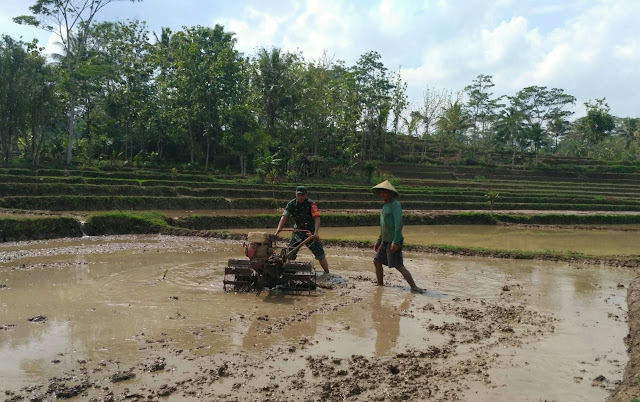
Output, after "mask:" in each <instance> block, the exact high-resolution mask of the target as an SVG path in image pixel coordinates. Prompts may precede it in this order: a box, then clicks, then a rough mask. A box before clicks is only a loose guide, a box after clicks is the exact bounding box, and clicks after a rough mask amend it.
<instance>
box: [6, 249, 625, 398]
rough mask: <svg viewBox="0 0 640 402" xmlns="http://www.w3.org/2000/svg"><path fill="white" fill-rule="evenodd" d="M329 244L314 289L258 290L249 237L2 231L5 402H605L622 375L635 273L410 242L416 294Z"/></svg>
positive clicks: (359, 254)
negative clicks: (232, 269)
mask: <svg viewBox="0 0 640 402" xmlns="http://www.w3.org/2000/svg"><path fill="white" fill-rule="evenodd" d="M326 249H327V253H328V259H329V262H330V264H331V270H332V273H331V274H330V275H321V276H319V277H318V283H319V290H318V291H317V292H312V293H301V294H282V293H279V292H262V293H261V294H260V295H259V296H257V295H256V294H234V293H225V292H223V291H222V284H221V282H222V276H223V272H224V266H225V261H226V260H227V259H228V258H238V257H241V253H242V248H241V243H239V242H238V241H233V240H220V239H201V238H189V237H172V236H113V237H107V238H86V239H82V240H78V239H62V240H59V241H56V242H24V243H14V244H4V245H2V246H1V247H0V256H1V257H0V274H1V275H0V278H1V279H0V284H1V285H3V287H2V288H0V355H3V356H5V357H6V359H3V361H1V362H0V378H3V379H4V380H3V384H2V385H1V386H0V392H2V393H1V394H0V400H7V401H18V400H41V401H48V400H54V399H56V398H58V399H72V400H95V401H116V400H118V401H121V400H140V401H142V400H168V401H182V400H228V401H236V400H265V401H266V400H271V401H277V400H283V401H285V400H287V401H288V400H303V399H306V400H313V401H315V400H318V401H320V400H344V399H348V400H362V401H365V400H367V401H369V400H380V401H382V400H441V401H445V400H446V401H449V400H505V401H506V400H531V401H537V400H545V399H547V400H602V399H605V398H606V397H607V396H608V395H609V394H610V393H611V392H613V390H614V388H615V387H616V386H617V385H618V384H619V382H620V380H621V379H622V372H623V369H624V366H625V364H626V354H625V345H624V344H623V338H624V336H625V335H626V334H627V325H626V304H625V302H624V301H625V296H626V291H627V287H628V285H629V283H630V282H631V279H632V277H633V273H631V272H629V271H628V270H623V269H618V268H610V267H593V266H585V265H570V264H554V263H547V262H541V261H537V262H531V261H529V262H523V261H496V260H483V259H481V258H468V259H465V258H463V257H447V256H433V255H428V254H424V253H409V252H408V253H407V254H406V255H405V263H406V266H407V268H408V269H410V270H411V271H412V273H413V275H414V278H416V281H417V282H418V284H419V285H420V286H424V287H426V288H427V291H426V293H424V294H414V293H411V292H410V291H409V290H408V288H407V286H406V284H405V283H404V281H403V280H402V278H401V276H400V275H399V274H397V273H396V272H389V271H385V279H386V286H384V287H378V286H376V285H375V275H374V273H373V270H372V264H371V255H370V251H369V250H360V249H350V248H343V247H335V246H332V247H327V248H326ZM239 254H240V255H239ZM309 257H310V256H308V255H307V256H301V257H300V258H301V259H304V258H308V259H310V258H309ZM316 265H317V264H316ZM629 303H630V306H632V304H631V302H629ZM595 339H597V340H598V341H597V342H596V343H594V340H595ZM547 376H548V377H549V378H547ZM540 384H545V387H541V386H540ZM3 398H4V399H3ZM620 400H622V399H620Z"/></svg>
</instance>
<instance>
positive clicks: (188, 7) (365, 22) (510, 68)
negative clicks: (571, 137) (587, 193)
mask: <svg viewBox="0 0 640 402" xmlns="http://www.w3.org/2000/svg"><path fill="white" fill-rule="evenodd" d="M33 3H35V0H2V1H1V2H0V33H2V34H8V35H10V36H13V37H14V38H19V37H22V39H23V40H31V39H33V38H34V37H37V38H38V39H39V40H40V42H41V43H51V40H50V38H49V35H48V33H46V32H43V31H40V30H37V29H35V28H30V27H23V26H19V25H16V24H14V23H13V22H12V20H11V18H12V17H15V16H18V15H23V14H28V13H29V11H28V6H29V5H31V4H33ZM638 16H640V0H556V1H552V0H493V1H490V0H422V1H418V0H415V1H414V0H306V1H303V0H300V1H295V0H235V1H234V0H224V1H221V0H211V1H208V0H144V1H143V2H142V3H130V2H116V3H112V4H109V5H107V6H106V7H105V8H104V9H103V10H102V12H101V13H100V14H99V15H98V19H100V20H110V21H116V20H121V21H124V20H126V19H140V20H144V21H147V24H148V27H149V29H150V30H151V31H155V32H160V28H161V27H165V26H168V27H170V28H172V30H173V31H176V30H179V29H181V27H183V26H194V25H202V26H213V25H214V24H216V23H219V24H221V25H224V26H225V29H226V30H228V31H232V32H235V33H236V37H237V39H238V48H239V50H240V51H243V52H244V53H245V54H254V53H255V49H256V48H259V47H261V46H265V47H268V48H269V47H272V46H278V47H282V48H283V49H285V50H289V51H295V50H300V51H301V52H302V54H303V55H304V57H305V58H306V59H307V60H311V59H316V58H318V57H320V56H321V55H322V53H323V52H324V51H325V50H326V51H327V53H328V54H329V55H330V56H333V57H334V58H335V59H337V60H343V61H345V62H346V64H347V65H353V64H354V63H355V62H356V61H357V59H358V57H359V56H360V55H361V54H363V53H365V52H368V51H370V50H375V51H377V52H379V53H380V54H381V55H382V60H383V62H384V64H385V66H386V67H387V68H389V69H390V70H394V71H395V70H397V69H398V68H400V67H401V68H402V76H403V78H404V80H405V81H407V83H408V85H409V89H408V94H409V97H410V100H411V101H412V102H416V103H419V102H420V101H421V99H422V93H423V91H424V90H425V88H426V87H427V86H429V87H431V88H434V89H446V90H449V91H454V92H456V91H461V90H462V89H463V88H464V87H465V86H466V85H469V84H471V81H472V80H473V79H474V78H476V76H477V75H479V74H487V75H492V76H493V81H494V83H495V84H496V86H495V87H494V88H493V92H494V94H496V95H514V94H515V93H516V92H517V91H518V90H520V89H522V88H524V87H527V86H531V85H540V86H547V87H549V88H554V87H555V88H561V89H564V91H565V92H566V93H568V94H570V95H573V96H575V97H576V98H578V103H577V105H578V107H577V108H576V112H577V114H576V117H578V116H580V115H582V114H584V108H583V107H582V104H583V103H584V102H586V101H588V100H592V99H596V98H602V97H605V98H606V99H607V102H608V104H609V105H610V106H611V111H612V113H613V114H614V115H617V116H620V117H640V95H638V94H639V93H640V22H639V20H638Z"/></svg>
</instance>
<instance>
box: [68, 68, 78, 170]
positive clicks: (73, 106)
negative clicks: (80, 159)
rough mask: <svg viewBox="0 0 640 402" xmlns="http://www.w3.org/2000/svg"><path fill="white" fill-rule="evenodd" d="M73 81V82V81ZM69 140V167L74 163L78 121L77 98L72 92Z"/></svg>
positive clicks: (70, 98) (70, 97)
mask: <svg viewBox="0 0 640 402" xmlns="http://www.w3.org/2000/svg"><path fill="white" fill-rule="evenodd" d="M72 81H73V80H72ZM68 114H69V140H68V142H67V165H71V162H72V161H73V131H74V128H75V120H76V96H75V93H74V92H73V91H72V92H71V93H70V94H69V113H68Z"/></svg>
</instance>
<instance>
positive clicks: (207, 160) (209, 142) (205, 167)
mask: <svg viewBox="0 0 640 402" xmlns="http://www.w3.org/2000/svg"><path fill="white" fill-rule="evenodd" d="M209 148H211V141H210V139H209V133H207V156H206V159H205V161H204V172H205V173H206V172H208V171H209Z"/></svg>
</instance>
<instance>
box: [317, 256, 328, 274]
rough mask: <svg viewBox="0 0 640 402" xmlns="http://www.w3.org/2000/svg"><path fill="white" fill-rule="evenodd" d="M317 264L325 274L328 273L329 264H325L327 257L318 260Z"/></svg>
mask: <svg viewBox="0 0 640 402" xmlns="http://www.w3.org/2000/svg"><path fill="white" fill-rule="evenodd" d="M318 262H319V263H320V266H321V267H322V269H323V270H324V273H325V274H328V273H329V263H328V262H327V257H325V258H323V259H321V260H318Z"/></svg>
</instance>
